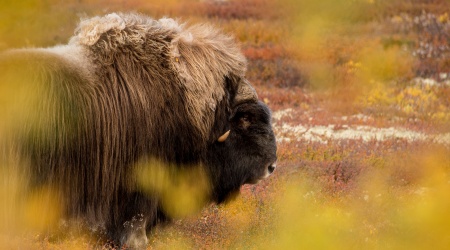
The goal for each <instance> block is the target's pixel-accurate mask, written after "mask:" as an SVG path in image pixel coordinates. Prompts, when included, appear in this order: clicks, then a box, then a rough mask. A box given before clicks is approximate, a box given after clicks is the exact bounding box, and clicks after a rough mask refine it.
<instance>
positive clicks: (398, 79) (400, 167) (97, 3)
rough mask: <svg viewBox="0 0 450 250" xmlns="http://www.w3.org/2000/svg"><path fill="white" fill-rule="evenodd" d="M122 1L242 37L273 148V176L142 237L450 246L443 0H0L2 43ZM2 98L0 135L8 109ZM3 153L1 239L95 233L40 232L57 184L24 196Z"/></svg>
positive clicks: (448, 80) (53, 217)
mask: <svg viewBox="0 0 450 250" xmlns="http://www.w3.org/2000/svg"><path fill="white" fill-rule="evenodd" d="M128 11H132V12H139V13H143V14H147V15H150V16H152V17H154V18H156V19H158V18H161V17H165V16H166V17H174V18H179V19H180V21H181V22H187V23H188V24H190V23H191V24H193V23H198V22H207V23H212V24H213V25H215V26H216V27H218V28H220V29H222V30H224V31H225V32H226V33H229V34H231V35H233V36H235V37H236V39H237V40H238V41H239V42H240V44H241V48H242V51H243V53H244V55H245V56H246V57H247V59H248V72H247V78H248V79H249V80H250V81H251V83H252V84H253V85H254V87H255V88H256V90H257V92H258V95H259V97H260V99H261V100H263V101H264V102H266V103H267V104H268V105H269V107H270V108H271V109H272V110H273V122H274V130H275V132H276V136H277V140H278V147H279V151H278V155H279V156H278V158H279V160H278V166H279V168H277V171H276V172H275V174H274V175H273V176H272V177H271V178H269V179H268V180H266V181H264V182H262V183H260V184H258V185H255V186H244V187H243V188H242V190H241V191H242V192H241V193H242V194H241V196H240V197H239V198H238V199H236V200H235V201H234V202H231V203H229V204H226V205H221V206H216V205H210V206H207V207H206V208H205V209H203V210H202V212H201V213H200V214H195V215H191V216H188V217H185V218H182V219H179V220H176V221H175V222H174V223H173V224H171V225H168V226H165V227H157V228H156V229H155V230H154V231H153V233H152V234H151V235H149V238H150V242H151V244H150V246H149V249H231V248H232V249H302V248H303V249H430V248H434V249H447V247H448V246H450V223H449V222H450V215H449V213H448V211H450V176H449V173H450V172H449V170H450V45H449V44H450V19H449V14H450V2H449V1H447V0H340V1H335V0H314V1H309V0H281V1H274V0H164V1H159V0H155V1H152V0H108V1H106V0H64V1H63V0H40V1H39V0H19V1H16V0H3V1H2V2H1V3H0V51H3V50H7V49H10V48H23V47H49V46H55V45H58V44H65V43H67V42H68V41H69V39H70V37H71V36H72V35H73V34H74V29H75V28H76V27H77V24H78V23H79V21H80V20H82V19H84V18H88V17H92V16H96V15H104V14H107V13H110V12H128ZM2 88H3V91H2ZM5 89H9V91H11V90H10V89H11V88H5V86H4V85H1V84H0V91H2V93H0V97H1V99H0V101H1V102H0V104H1V105H3V106H4V105H6V104H5V103H7V101H5V100H7V98H8V96H9V95H10V94H11V93H9V92H8V90H5ZM6 110H8V109H6V108H4V107H0V120H1V119H3V121H4V122H3V124H2V125H0V139H4V138H6V137H7V135H5V131H7V130H6V128H5V127H7V126H5V124H7V123H8V122H12V121H15V118H14V119H13V118H12V117H11V112H10V111H8V112H7V111H6ZM2 150H3V152H6V151H7V148H2ZM0 164H2V166H1V167H2V168H0V174H2V177H3V179H2V180H3V181H2V183H1V185H2V187H1V190H0V200H1V201H2V202H1V203H4V205H0V220H2V222H3V223H1V224H0V248H3V247H6V248H33V249H86V248H93V247H94V248H95V247H100V248H101V247H102V244H103V243H102V242H98V241H96V240H95V239H92V238H91V236H90V234H88V233H85V232H80V231H76V230H74V231H71V232H70V233H67V232H65V233H62V232H59V233H55V234H54V235H50V236H49V235H45V234H43V233H42V229H43V228H45V226H47V225H49V224H51V225H53V224H54V225H58V223H60V222H58V221H59V210H58V208H57V207H55V206H53V205H52V203H53V202H54V201H52V192H53V191H52V190H51V189H48V190H47V189H44V190H41V191H39V192H42V193H40V194H39V195H38V196H36V197H42V195H43V194H44V197H47V199H37V198H36V197H34V196H31V197H28V198H26V199H20V198H21V194H22V193H23V192H22V190H21V189H22V187H21V186H22V185H21V181H20V180H21V178H20V173H16V172H14V171H10V169H11V168H9V167H7V166H9V165H11V164H12V163H10V162H6V161H1V162H0ZM49 204H50V205H49ZM49 206H50V207H52V208H53V209H51V211H53V212H52V213H50V215H48V214H49V213H46V212H45V211H49V210H48V207H49ZM42 214H47V215H46V216H42ZM11 231H12V232H13V234H12V235H13V236H11V234H7V233H11Z"/></svg>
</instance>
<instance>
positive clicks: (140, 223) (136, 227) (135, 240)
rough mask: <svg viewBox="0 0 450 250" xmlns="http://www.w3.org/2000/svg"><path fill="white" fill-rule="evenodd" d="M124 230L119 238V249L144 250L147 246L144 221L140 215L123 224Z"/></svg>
mask: <svg viewBox="0 0 450 250" xmlns="http://www.w3.org/2000/svg"><path fill="white" fill-rule="evenodd" d="M123 226H124V230H123V232H122V233H121V234H122V235H121V237H120V249H145V248H146V247H147V244H148V238H147V234H146V229H145V226H146V220H145V219H144V218H143V216H142V215H138V216H135V217H133V219H131V220H130V221H127V222H125V223H124V224H123Z"/></svg>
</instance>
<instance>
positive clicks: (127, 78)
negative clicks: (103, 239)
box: [0, 14, 276, 248]
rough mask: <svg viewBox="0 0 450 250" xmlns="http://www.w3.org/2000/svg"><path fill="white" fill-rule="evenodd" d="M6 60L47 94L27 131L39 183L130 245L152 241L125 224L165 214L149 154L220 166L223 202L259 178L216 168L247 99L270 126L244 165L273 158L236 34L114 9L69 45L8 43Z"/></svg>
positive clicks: (22, 137)
mask: <svg viewBox="0 0 450 250" xmlns="http://www.w3.org/2000/svg"><path fill="white" fill-rule="evenodd" d="M2 65H3V66H5V67H3V68H2V69H1V70H3V71H2V72H0V73H2V75H3V76H0V80H3V81H5V79H9V78H8V77H9V76H8V75H14V74H15V75H16V76H17V75H19V77H17V78H19V79H20V81H21V82H24V84H25V85H27V86H28V85H29V88H30V89H33V91H34V90H36V91H35V92H34V93H36V95H37V96H39V99H37V100H33V101H31V102H32V103H30V104H29V107H28V108H30V109H31V110H32V112H30V114H31V115H30V116H29V118H28V120H27V121H26V122H24V126H23V127H22V128H21V129H20V132H19V133H18V134H19V135H18V137H19V138H18V141H20V145H22V149H21V152H22V153H23V154H24V156H25V158H26V159H29V160H30V161H31V163H32V167H31V171H32V176H33V182H34V185H40V184H41V183H43V184H48V183H50V185H52V186H56V187H57V188H58V189H59V191H60V193H61V199H62V202H63V204H65V207H66V213H67V215H68V216H72V217H73V216H75V217H84V218H87V219H88V221H91V222H94V223H98V224H100V225H102V226H104V227H106V229H107V231H108V234H109V235H110V237H111V238H113V239H114V240H115V241H116V242H118V243H120V244H129V245H130V244H131V245H133V246H134V247H136V248H139V247H143V246H144V245H145V242H146V237H145V231H143V234H144V235H143V236H142V235H140V234H142V232H141V231H139V232H138V231H137V230H136V229H133V230H134V231H133V230H131V229H129V228H127V227H126V226H125V224H126V222H129V221H131V220H136V218H137V217H139V218H140V219H142V220H140V221H143V222H142V225H139V226H138V227H141V228H143V229H145V228H147V230H148V229H149V228H151V226H153V225H154V224H155V223H156V222H157V220H159V219H163V218H165V216H166V215H164V214H163V212H161V211H160V208H159V204H158V197H148V196H146V195H144V194H143V193H142V192H141V191H140V188H139V187H138V186H137V184H136V179H135V176H134V175H133V174H132V173H133V166H134V165H135V163H136V162H138V161H140V160H142V159H143V158H148V157H156V158H157V159H159V160H161V161H164V162H168V163H170V164H175V165H183V166H186V165H198V164H200V165H201V164H209V165H214V166H208V167H207V171H208V173H209V175H210V176H211V177H214V178H213V179H214V180H216V179H217V180H216V181H215V182H217V183H219V182H220V183H224V184H217V185H216V187H213V194H212V195H213V196H214V197H212V200H216V201H221V200H223V199H224V197H226V196H227V194H228V193H229V192H230V191H235V190H236V189H237V190H238V187H239V186H240V185H242V184H244V183H245V182H246V181H247V179H251V178H250V172H248V171H250V170H244V169H242V171H241V172H242V173H241V177H238V176H236V178H235V179H236V180H235V181H234V182H233V184H230V183H227V182H226V180H222V179H223V178H225V177H220V176H221V175H220V174H219V173H221V170H214V169H215V168H217V167H220V168H221V167H223V166H224V165H223V164H225V163H222V162H221V161H218V160H217V159H220V158H217V154H221V153H220V151H221V150H223V149H225V145H227V144H226V143H223V144H218V145H216V144H217V142H216V139H217V138H218V137H219V136H220V135H221V134H223V133H224V132H225V131H226V130H229V129H230V128H231V129H232V133H231V134H232V136H231V138H234V139H236V140H237V134H236V135H233V127H232V124H231V123H230V122H229V121H228V119H229V117H230V116H232V115H233V112H234V111H233V110H236V108H237V107H240V105H242V104H246V105H248V104H252V105H254V106H250V107H251V108H248V110H249V111H248V112H250V113H252V112H253V113H258V115H259V116H261V117H262V118H261V119H260V120H261V121H264V122H262V123H260V125H258V126H260V128H262V127H264V130H263V132H261V129H259V132H258V134H261V133H263V134H267V136H265V137H264V138H266V139H264V141H255V145H257V144H258V143H259V144H260V146H261V147H262V148H266V149H267V150H266V151H267V154H266V155H265V156H264V157H263V156H261V154H262V152H265V151H264V150H259V151H258V152H252V154H253V155H255V154H256V156H257V159H258V161H257V162H254V163H252V164H250V163H249V162H251V161H247V162H246V164H248V165H249V167H250V165H251V167H252V168H256V166H257V167H258V168H261V169H262V168H264V171H267V169H266V168H267V166H268V165H270V164H271V163H273V162H274V161H275V158H276V156H275V150H276V146H275V140H274V137H273V133H272V130H271V127H270V113H268V112H269V111H267V108H264V105H263V104H262V103H257V96H256V93H255V91H254V89H253V88H252V87H251V86H250V85H249V83H248V82H247V80H246V79H245V71H246V60H245V58H244V57H243V55H242V54H241V53H240V51H239V48H238V47H237V46H236V44H235V42H234V40H233V39H232V38H230V37H229V36H226V35H223V34H222V33H220V32H218V31H217V30H216V29H214V28H212V27H210V26H207V25H195V26H191V27H186V26H185V25H180V24H178V23H177V22H176V21H174V20H172V19H166V18H164V19H160V20H154V19H151V18H149V17H146V16H142V15H137V14H109V15H106V16H103V17H94V18H92V19H87V20H84V21H82V22H81V23H80V25H79V27H78V29H77V31H76V34H75V36H74V37H72V38H71V40H70V42H69V44H68V45H65V46H59V47H53V48H48V49H23V50H14V51H10V52H7V53H4V54H3V55H2V56H1V59H0V66H2ZM11 72H13V73H11ZM32 114H35V115H32ZM36 114H38V115H36ZM236 119H238V120H239V119H240V118H236ZM246 119H247V118H246ZM238 120H236V124H239V122H238ZM255 123H256V120H255ZM236 126H237V127H236V129H238V125H236ZM246 129H247V128H245V129H244V130H246ZM238 131H240V130H236V133H237V132H238ZM246 132H248V131H246ZM233 136H234V137H233ZM255 138H256V137H255ZM249 140H250V141H251V140H256V139H249ZM231 141H233V140H231ZM230 143H231V142H230ZM259 144H258V145H259ZM230 145H231V144H229V145H228V146H227V148H228V149H227V150H240V149H239V148H233V147H231V146H230ZM236 145H240V146H239V147H243V145H242V144H236ZM253 147H255V146H253ZM256 156H255V157H256ZM227 157H228V156H227ZM227 157H224V159H227ZM230 157H231V156H229V157H228V158H230ZM242 157H252V156H251V155H244V156H242ZM216 158H217V159H216ZM230 161H231V160H230ZM236 164H238V163H236ZM254 165H255V166H254ZM236 166H237V165H236ZM240 168H242V167H240ZM230 169H231V168H230ZM252 171H254V170H252ZM258 171H259V170H258ZM262 171H263V170H261V171H259V172H258V174H257V176H253V177H252V178H253V179H258V178H260V175H262ZM260 172H261V173H260ZM255 175H256V174H255ZM221 178H222V179H221ZM241 179H242V180H241ZM253 179H252V181H253ZM214 185H215V184H214V183H213V186H214ZM225 186H227V188H225ZM228 186H229V187H228ZM136 216H137V217H136ZM139 218H138V219H139ZM130 230H131V231H130Z"/></svg>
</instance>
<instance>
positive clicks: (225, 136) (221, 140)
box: [217, 130, 230, 142]
mask: <svg viewBox="0 0 450 250" xmlns="http://www.w3.org/2000/svg"><path fill="white" fill-rule="evenodd" d="M229 135H230V130H228V131H227V132H225V133H224V134H223V135H221V136H220V137H219V139H217V141H218V142H224V141H225V140H226V139H227V138H228V136H229Z"/></svg>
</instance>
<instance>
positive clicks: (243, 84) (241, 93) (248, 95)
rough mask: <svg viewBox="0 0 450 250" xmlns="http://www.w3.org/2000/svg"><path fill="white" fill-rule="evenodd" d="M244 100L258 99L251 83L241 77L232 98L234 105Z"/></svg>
mask: <svg viewBox="0 0 450 250" xmlns="http://www.w3.org/2000/svg"><path fill="white" fill-rule="evenodd" d="M246 101H255V102H257V101H258V95H257V94H256V91H255V89H254V88H253V86H252V85H250V83H249V82H248V81H247V80H246V79H242V80H241V81H240V82H239V85H238V87H237V93H236V97H235V98H234V105H236V104H239V103H241V102H246Z"/></svg>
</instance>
